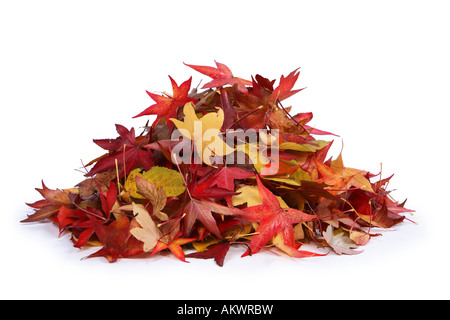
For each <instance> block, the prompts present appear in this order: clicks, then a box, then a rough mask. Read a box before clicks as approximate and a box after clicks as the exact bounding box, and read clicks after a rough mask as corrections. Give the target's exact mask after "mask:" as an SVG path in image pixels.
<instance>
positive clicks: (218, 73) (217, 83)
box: [185, 61, 252, 93]
mask: <svg viewBox="0 0 450 320" xmlns="http://www.w3.org/2000/svg"><path fill="white" fill-rule="evenodd" d="M215 63H216V66H217V68H213V67H207V66H195V65H191V64H186V63H185V65H186V66H188V67H191V68H192V69H194V70H195V71H198V72H200V73H203V74H204V75H207V76H208V77H210V78H212V79H213V81H210V82H208V83H206V84H205V85H204V86H203V87H202V88H203V89H207V88H218V87H223V86H225V85H230V86H233V85H234V84H236V85H237V87H238V89H239V91H241V92H244V93H246V92H247V88H246V87H245V86H251V85H252V82H251V81H248V80H244V79H242V78H238V77H235V76H233V73H232V72H231V70H230V69H229V68H228V67H227V66H226V65H224V64H222V63H219V62H217V61H216V62H215Z"/></svg>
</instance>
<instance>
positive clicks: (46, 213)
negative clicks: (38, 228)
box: [21, 181, 72, 222]
mask: <svg viewBox="0 0 450 320" xmlns="http://www.w3.org/2000/svg"><path fill="white" fill-rule="evenodd" d="M36 191H38V192H39V193H40V194H41V196H42V197H43V198H44V199H43V200H39V201H36V202H34V203H30V204H28V206H29V207H32V208H34V209H35V212H34V214H32V215H29V216H28V218H26V219H24V220H22V221H21V222H36V221H41V220H44V219H48V218H50V217H52V216H55V215H56V214H58V212H59V210H60V208H61V207H62V206H66V205H70V204H72V200H71V199H70V197H69V193H70V192H65V191H63V190H59V189H55V190H53V189H49V188H47V186H46V185H45V184H44V181H42V189H39V188H36Z"/></svg>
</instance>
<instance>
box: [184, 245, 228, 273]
mask: <svg viewBox="0 0 450 320" xmlns="http://www.w3.org/2000/svg"><path fill="white" fill-rule="evenodd" d="M229 249H230V243H229V242H225V243H219V244H214V245H211V246H209V247H208V250H206V251H203V252H194V253H190V254H188V255H186V257H187V258H196V259H214V261H216V263H217V265H218V266H219V267H223V263H224V260H225V256H226V255H227V253H228V250H229Z"/></svg>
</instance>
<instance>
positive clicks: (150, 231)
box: [130, 202, 163, 252]
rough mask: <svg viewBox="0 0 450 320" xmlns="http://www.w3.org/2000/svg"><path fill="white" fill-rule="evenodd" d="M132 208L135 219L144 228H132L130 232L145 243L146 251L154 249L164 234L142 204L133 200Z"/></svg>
mask: <svg viewBox="0 0 450 320" xmlns="http://www.w3.org/2000/svg"><path fill="white" fill-rule="evenodd" d="M132 208H133V214H134V215H135V219H136V221H137V222H138V223H139V225H140V226H141V227H142V228H139V227H138V228H134V229H131V230H130V233H131V234H132V235H133V236H134V237H135V238H136V239H138V240H139V241H142V242H143V243H144V251H145V252H149V251H152V250H153V249H154V248H155V246H156V244H157V243H158V240H159V239H161V238H162V236H163V235H162V233H161V231H160V230H159V228H158V226H157V225H156V223H155V222H154V221H153V219H152V218H151V217H150V214H149V213H148V211H147V210H146V209H145V208H144V207H143V206H142V205H140V204H136V203H134V202H133V204H132Z"/></svg>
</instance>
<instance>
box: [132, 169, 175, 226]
mask: <svg viewBox="0 0 450 320" xmlns="http://www.w3.org/2000/svg"><path fill="white" fill-rule="evenodd" d="M136 187H137V190H138V192H139V194H141V195H143V196H144V198H146V199H148V200H149V201H150V203H151V204H152V208H153V215H154V216H155V217H157V218H158V219H160V220H162V221H167V220H169V217H168V216H167V214H165V213H164V212H162V211H161V210H162V209H164V207H165V206H166V203H167V195H166V193H165V192H164V189H163V188H162V187H158V186H157V185H156V184H154V183H151V182H149V181H147V180H145V179H144V178H141V177H139V176H137V177H136Z"/></svg>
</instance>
